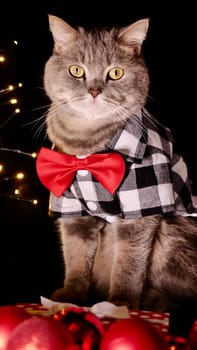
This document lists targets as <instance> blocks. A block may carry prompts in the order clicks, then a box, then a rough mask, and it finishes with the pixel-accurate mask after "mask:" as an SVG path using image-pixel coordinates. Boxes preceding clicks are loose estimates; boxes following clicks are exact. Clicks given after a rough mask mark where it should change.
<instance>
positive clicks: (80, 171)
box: [77, 169, 88, 176]
mask: <svg viewBox="0 0 197 350" xmlns="http://www.w3.org/2000/svg"><path fill="white" fill-rule="evenodd" d="M77 174H79V175H80V176H86V175H87V174H88V170H85V169H84V170H77Z"/></svg>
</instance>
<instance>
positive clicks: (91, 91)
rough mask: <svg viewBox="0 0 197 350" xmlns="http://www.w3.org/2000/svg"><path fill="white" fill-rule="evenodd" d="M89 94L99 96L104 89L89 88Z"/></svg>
mask: <svg viewBox="0 0 197 350" xmlns="http://www.w3.org/2000/svg"><path fill="white" fill-rule="evenodd" d="M88 92H89V94H91V95H92V96H93V97H96V96H98V95H99V94H101V92H102V90H101V89H89V90H88Z"/></svg>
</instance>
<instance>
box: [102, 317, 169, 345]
mask: <svg viewBox="0 0 197 350" xmlns="http://www.w3.org/2000/svg"><path fill="white" fill-rule="evenodd" d="M120 349H121V350H169V348H168V345H167V343H166V341H165V339H164V337H163V334H161V332H160V331H159V330H158V329H156V327H155V326H154V325H152V324H151V323H150V322H148V321H145V320H143V319H140V318H137V317H136V318H133V319H122V320H118V321H116V322H114V323H113V324H112V325H111V326H110V327H109V328H108V329H107V331H106V333H105V335H104V336H103V339H102V340H101V344H100V350H120Z"/></svg>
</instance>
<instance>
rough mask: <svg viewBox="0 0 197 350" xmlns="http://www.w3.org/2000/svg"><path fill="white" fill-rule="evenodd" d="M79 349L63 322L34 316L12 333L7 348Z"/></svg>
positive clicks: (9, 349)
mask: <svg viewBox="0 0 197 350" xmlns="http://www.w3.org/2000/svg"><path fill="white" fill-rule="evenodd" d="M26 349H32V350H41V349H46V350H79V347H78V346H77V345H76V344H75V341H74V339H73V337H72V335H71V334H70V333H69V332H67V331H66V329H65V327H64V326H63V325H62V323H61V322H59V321H55V320H54V319H53V318H51V317H44V316H32V317H31V318H29V319H27V320H25V321H23V322H21V323H20V324H19V325H18V326H17V327H16V328H15V329H14V330H13V331H12V333H11V335H10V337H9V339H8V343H7V347H6V350H26Z"/></svg>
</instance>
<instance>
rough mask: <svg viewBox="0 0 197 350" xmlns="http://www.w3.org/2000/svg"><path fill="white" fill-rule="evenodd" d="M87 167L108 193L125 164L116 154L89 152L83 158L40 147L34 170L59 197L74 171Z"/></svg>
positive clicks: (114, 185) (122, 171)
mask: <svg viewBox="0 0 197 350" xmlns="http://www.w3.org/2000/svg"><path fill="white" fill-rule="evenodd" d="M84 169H85V170H88V171H90V172H91V173H92V175H93V176H94V177H95V178H96V179H97V180H98V181H99V182H100V183H101V184H102V185H103V187H105V188H106V189H107V190H108V191H109V192H110V193H114V192H115V190H116V189H117V187H118V186H119V185H120V182H121V180H122V178H123V176H124V172H125V163H124V160H123V158H122V157H121V156H120V154H118V153H102V154H92V155H90V156H87V157H86V158H77V157H75V156H72V155H68V154H64V153H59V152H56V151H53V150H50V149H48V148H45V147H43V148H41V150H40V152H39V154H38V157H37V161H36V170H37V174H38V177H39V179H40V181H41V182H42V183H43V185H44V186H45V187H46V188H48V190H49V191H51V192H52V193H54V194H55V195H56V196H57V197H59V196H61V195H62V194H63V193H64V192H65V190H66V189H67V188H68V187H69V186H70V185H71V183H72V181H73V178H74V176H75V174H76V172H77V170H84Z"/></svg>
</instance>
